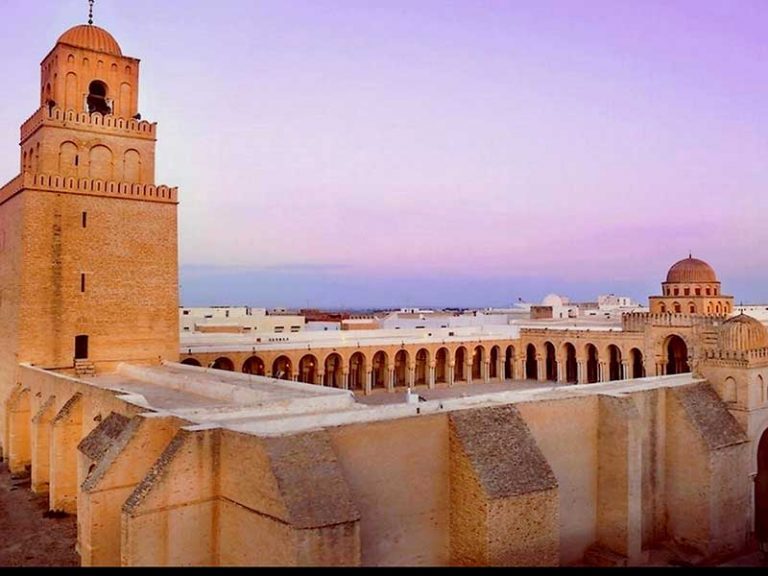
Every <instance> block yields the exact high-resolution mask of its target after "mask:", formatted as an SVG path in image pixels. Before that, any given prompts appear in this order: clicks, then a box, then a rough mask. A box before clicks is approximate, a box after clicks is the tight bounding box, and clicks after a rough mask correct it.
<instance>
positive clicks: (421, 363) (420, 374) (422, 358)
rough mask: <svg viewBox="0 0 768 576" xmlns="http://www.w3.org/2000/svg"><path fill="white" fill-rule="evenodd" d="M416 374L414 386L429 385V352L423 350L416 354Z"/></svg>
mask: <svg viewBox="0 0 768 576" xmlns="http://www.w3.org/2000/svg"><path fill="white" fill-rule="evenodd" d="M415 370H416V373H415V374H414V378H413V381H414V384H415V385H416V386H422V385H427V384H429V377H428V372H429V350H427V349H426V348H421V349H420V350H419V351H418V352H416V367H415Z"/></svg>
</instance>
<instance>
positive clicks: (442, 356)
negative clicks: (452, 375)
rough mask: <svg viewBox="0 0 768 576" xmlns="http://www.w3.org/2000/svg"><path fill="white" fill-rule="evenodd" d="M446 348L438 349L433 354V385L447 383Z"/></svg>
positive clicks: (447, 353)
mask: <svg viewBox="0 0 768 576" xmlns="http://www.w3.org/2000/svg"><path fill="white" fill-rule="evenodd" d="M448 357H449V352H448V348H440V349H439V350H438V351H437V353H436V354H435V383H438V382H441V383H446V382H448V364H449V362H448Z"/></svg>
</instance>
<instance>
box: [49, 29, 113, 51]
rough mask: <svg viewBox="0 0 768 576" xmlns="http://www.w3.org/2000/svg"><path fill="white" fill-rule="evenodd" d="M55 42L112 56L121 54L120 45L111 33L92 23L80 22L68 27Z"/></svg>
mask: <svg viewBox="0 0 768 576" xmlns="http://www.w3.org/2000/svg"><path fill="white" fill-rule="evenodd" d="M57 43H61V44H69V45H70V46H76V47H77V48H86V49H88V50H94V51H95V52H104V53H105V54H112V55H113V56H122V55H123V51H122V50H120V45H119V44H118V43H117V40H115V38H114V37H113V36H112V34H110V33H109V32H107V31H106V30H104V29H103V28H99V27H98V26H94V25H93V24H81V25H79V26H74V27H72V28H70V29H69V30H67V31H66V32H64V34H62V35H61V36H60V37H59V39H58V41H57Z"/></svg>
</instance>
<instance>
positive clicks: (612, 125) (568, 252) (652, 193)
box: [0, 0, 768, 306]
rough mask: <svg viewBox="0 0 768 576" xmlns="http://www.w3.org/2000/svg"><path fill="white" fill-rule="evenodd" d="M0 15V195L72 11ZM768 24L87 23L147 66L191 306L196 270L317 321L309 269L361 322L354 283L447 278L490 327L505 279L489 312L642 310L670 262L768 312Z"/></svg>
mask: <svg viewBox="0 0 768 576" xmlns="http://www.w3.org/2000/svg"><path fill="white" fill-rule="evenodd" d="M0 10H1V11H2V12H1V14H2V18H0V51H1V52H2V54H3V58H2V60H0V62H2V64H0V70H2V74H3V78H4V80H5V86H6V90H5V92H4V96H3V99H2V106H0V135H4V136H3V137H2V138H0V180H3V181H5V180H8V179H10V178H12V177H13V176H14V175H15V174H16V172H17V171H18V146H17V144H18V127H19V125H20V124H21V123H22V122H23V120H24V119H26V118H27V117H28V116H29V115H30V114H31V113H32V112H33V111H34V107H35V106H36V104H37V84H38V75H39V62H40V60H41V59H42V58H43V56H44V55H45V54H46V53H47V52H48V50H50V48H51V47H52V46H53V43H54V42H55V40H56V38H57V37H58V36H59V35H60V34H61V33H62V32H63V31H64V30H66V29H67V28H68V27H70V26H72V25H74V24H77V23H82V22H83V21H84V20H85V17H86V14H87V2H86V1H85V0H38V1H36V2H34V3H30V2H23V1H21V0H0ZM767 21H768V3H766V2H764V1H763V0H756V1H750V0H740V1H739V2H727V1H720V2H715V1H707V0H697V1H682V0H680V1H677V2H669V1H654V0H651V1H644V2H636V1H632V2H630V1H618V0H611V1H608V0H606V1H584V2H572V1H570V0H561V1H542V0H537V1H523V0H515V1H512V0H508V1H502V0H461V1H458V0H455V1H452V0H387V1H386V2H364V1H360V0H346V1H342V0H334V1H331V0H312V1H309V0H306V1H305V0H262V1H259V2H255V1H251V0H249V1H242V2H238V1H234V0H229V1H227V0H225V1H223V2H218V3H211V2H203V1H201V0H185V2H183V3H181V2H150V1H149V0H132V1H131V2H126V1H117V0H112V1H108V0H98V1H97V3H96V23H97V24H98V25H101V26H103V27H105V28H107V29H108V30H110V31H111V32H112V33H113V34H114V36H115V37H116V38H117V40H118V41H119V42H120V44H121V46H122V48H123V51H124V53H126V54H128V55H131V56H135V57H138V58H141V59H142V87H141V95H140V98H141V100H140V102H141V112H142V114H143V116H144V117H145V118H146V119H149V120H150V121H157V122H158V123H159V141H158V151H157V152H158V156H157V160H158V170H157V172H158V174H157V175H158V181H159V182H163V183H167V184H172V185H178V186H179V187H180V199H181V205H180V208H179V228H180V256H181V264H182V285H183V288H185V289H187V290H189V292H187V294H192V296H189V298H191V299H192V300H194V299H195V298H196V297H198V296H195V295H200V294H209V292H206V291H205V290H203V289H202V286H203V284H204V283H205V282H207V281H210V277H206V276H205V275H202V274H188V275H187V272H186V270H188V269H191V267H193V266H194V267H195V269H197V270H202V269H205V268H206V267H209V266H212V265H216V266H219V267H224V269H229V268H231V267H236V268H234V270H250V271H255V272H258V274H259V275H258V278H260V280H258V281H248V282H250V283H248V282H246V281H244V280H242V279H241V280H238V279H237V277H233V278H234V280H233V282H235V283H237V282H239V281H240V282H246V284H245V285H243V286H239V287H237V288H236V287H234V286H231V291H232V293H233V294H237V295H238V298H240V299H241V300H242V299H243V298H249V302H248V303H252V304H259V303H262V302H263V303H265V305H268V304H266V303H270V304H272V303H274V304H277V303H283V304H285V305H289V306H290V305H306V304H308V303H309V304H312V303H315V300H314V299H313V298H314V297H313V292H312V288H311V284H312V281H313V279H314V278H315V276H313V274H314V273H315V271H317V270H333V271H334V272H333V276H334V282H335V283H334V288H333V289H334V290H336V291H337V292H338V294H337V296H338V301H339V302H348V301H350V300H353V301H355V302H358V301H359V302H361V303H364V301H365V299H364V298H361V295H360V294H359V292H360V285H359V284H358V282H359V281H360V279H361V278H362V279H366V278H368V279H370V280H371V282H374V283H375V281H377V280H380V279H382V278H386V279H387V281H388V282H392V281H393V279H397V278H403V279H409V280H408V282H410V281H413V287H412V288H408V289H404V291H403V292H402V293H399V294H398V297H399V298H402V299H408V300H410V301H418V302H431V301H434V300H435V299H436V298H437V296H439V295H440V294H439V293H440V286H441V285H444V284H445V282H450V281H451V279H452V278H458V277H470V278H472V279H473V280H472V281H473V288H472V290H473V293H472V295H471V296H472V300H473V302H475V301H476V302H478V303H482V302H487V304H488V305H491V304H501V303H502V302H497V300H498V299H499V298H502V296H501V295H499V293H498V283H499V282H500V280H499V279H500V278H504V279H506V280H504V282H507V283H508V285H509V289H508V293H509V295H510V297H509V300H510V301H511V300H512V299H513V298H512V297H513V296H514V297H515V299H516V297H517V296H518V292H520V291H521V290H516V288H518V287H521V288H522V287H523V284H524V286H525V290H526V291H527V293H525V294H523V295H524V296H526V297H530V298H532V299H533V298H538V297H540V296H541V295H543V294H546V293H547V292H550V291H556V292H565V293H570V294H571V295H573V296H574V297H581V298H585V297H588V296H590V295H592V296H594V295H593V294H586V293H583V292H584V291H585V290H587V289H588V290H590V291H592V290H599V291H602V292H610V291H618V290H625V291H626V290H631V287H632V286H637V292H633V293H632V294H631V295H632V296H634V297H636V298H638V299H644V298H645V297H646V296H647V295H648V292H647V290H648V287H649V286H652V287H656V286H658V283H659V282H661V280H663V278H662V277H663V275H664V273H665V272H666V269H667V268H668V267H669V266H670V265H671V264H672V263H674V262H675V261H676V260H678V259H680V258H683V257H684V256H687V254H688V251H689V250H692V251H693V253H694V256H697V257H700V258H702V259H704V260H707V261H708V262H710V263H711V264H712V265H713V266H714V267H715V268H716V270H717V271H718V273H719V274H720V276H721V280H723V282H724V289H725V290H726V291H730V292H731V293H734V295H735V296H736V297H737V299H738V298H740V297H741V298H743V299H745V300H747V301H768V290H766V289H765V288H764V286H766V285H767V284H768V283H767V282H766V281H768V272H766V271H767V270H768V250H766V249H765V246H766V245H767V244H766V242H767V241H768V226H767V225H766V215H767V214H768V211H766V210H765V209H766V207H767V205H768V199H766V198H767V197H768V195H767V194H766V183H768V168H767V166H768V163H767V162H766V158H768V139H766V134H768V80H767V78H768V76H766V65H767V64H768V62H767V60H768V43H766V42H765V30H764V25H765V23H766V22H767ZM276 268H283V269H284V268H293V269H304V270H305V271H306V273H305V274H303V275H301V276H299V277H298V279H296V278H294V279H293V280H291V279H288V280H286V279H284V278H283V277H279V278H282V279H281V280H280V281H278V280H277V278H278V277H277V276H275V280H274V281H273V282H270V281H265V280H264V279H265V278H267V277H269V270H274V269H276ZM213 273H215V272H212V274H213ZM265 275H266V276H265ZM345 278H346V279H351V278H354V279H355V282H351V281H350V282H347V283H346V284H345ZM419 278H422V279H425V281H424V282H422V283H419V281H418V279H419ZM435 278H442V279H443V282H436V281H435V282H433V279H435ZM519 278H526V279H529V280H526V281H525V282H524V283H522V284H520V286H518V284H516V282H517V279H519ZM531 278H533V279H536V278H539V279H540V282H538V283H537V282H535V281H530V279H531ZM426 279H430V280H429V281H427V280H426ZM283 282H302V283H307V284H309V286H308V287H306V290H304V291H303V292H301V295H295V294H293V293H292V292H290V291H289V290H288V291H287V290H286V289H285V286H283V285H282V283H283ZM408 282H406V281H405V280H404V282H403V285H406V284H408ZM431 282H432V283H431ZM484 282H485V283H484ZM217 285H218V284H217ZM408 285H409V286H410V284H408ZM420 286H421V287H420ZM587 287H588V288H587ZM601 288H604V289H602V290H601ZM737 289H738V291H737ZM224 290H225V291H226V290H228V289H226V288H224ZM452 290H454V292H451V291H448V292H446V293H445V294H443V295H442V298H443V299H447V298H448V297H449V295H453V296H451V298H456V297H457V296H456V295H455V287H454V288H452ZM484 290H485V291H486V292H484ZM184 294H185V292H184V291H183V292H182V295H183V296H184ZM484 294H485V295H487V299H486V298H485V297H484ZM224 296H225V295H224ZM363 296H364V295H363ZM385 296H386V294H383V295H377V296H374V295H373V294H371V299H372V300H376V302H374V301H371V302H370V305H380V304H383V303H384V300H385V299H386V298H385ZM200 297H201V296H200ZM206 298H211V296H210V295H207V296H206ZM281 298H283V299H288V300H292V301H289V302H283V301H282V300H281ZM324 298H325V296H324ZM438 299H439V298H438ZM293 300H300V302H299V301H293ZM317 301H318V302H322V303H324V304H326V305H328V302H332V301H333V298H332V297H330V296H329V297H328V299H327V301H326V300H324V299H322V298H319V296H318V299H317ZM444 303H445V304H449V302H444ZM392 304H396V303H394V302H392ZM457 304H460V303H457Z"/></svg>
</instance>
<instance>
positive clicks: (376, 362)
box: [371, 350, 389, 388]
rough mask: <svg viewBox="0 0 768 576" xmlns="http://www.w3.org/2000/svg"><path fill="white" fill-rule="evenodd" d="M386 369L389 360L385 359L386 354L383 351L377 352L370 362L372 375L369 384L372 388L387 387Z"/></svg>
mask: <svg viewBox="0 0 768 576" xmlns="http://www.w3.org/2000/svg"><path fill="white" fill-rule="evenodd" d="M388 369H389V358H388V357H387V353H386V352H384V351H383V350H379V351H378V352H376V354H374V355H373V361H372V362H371V371H372V373H373V376H372V378H373V381H372V382H371V387H372V388H386V387H387V376H388V374H387V372H388Z"/></svg>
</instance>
